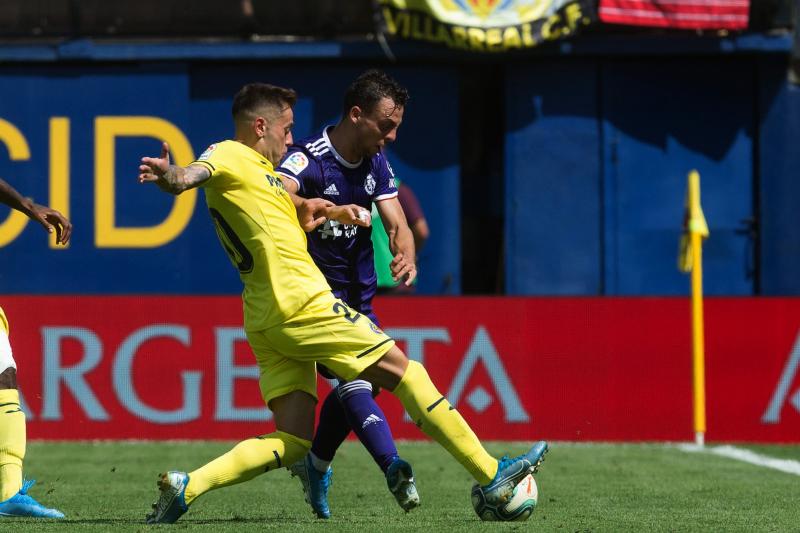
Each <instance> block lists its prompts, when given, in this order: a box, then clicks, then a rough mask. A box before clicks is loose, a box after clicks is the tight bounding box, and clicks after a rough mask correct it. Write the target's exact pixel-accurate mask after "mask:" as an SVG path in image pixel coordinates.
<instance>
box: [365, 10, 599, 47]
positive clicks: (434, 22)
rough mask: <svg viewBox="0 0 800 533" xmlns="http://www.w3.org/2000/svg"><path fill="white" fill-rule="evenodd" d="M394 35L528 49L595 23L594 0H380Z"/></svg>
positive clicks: (451, 44)
mask: <svg viewBox="0 0 800 533" xmlns="http://www.w3.org/2000/svg"><path fill="white" fill-rule="evenodd" d="M380 8H381V14H382V16H383V22H384V27H385V31H386V33H387V34H388V35H390V36H392V37H395V38H398V39H410V40H417V41H427V42H431V43H437V44H442V45H445V46H448V47H450V48H454V49H461V50H469V51H475V52H506V51H510V50H520V49H526V48H532V47H534V46H537V45H539V44H542V43H544V42H548V41H554V40H556V39H563V38H566V37H570V36H572V35H574V34H575V33H577V32H578V31H579V30H580V29H581V28H582V27H583V26H587V25H589V24H592V23H593V22H595V21H596V13H597V9H596V2H595V0H380Z"/></svg>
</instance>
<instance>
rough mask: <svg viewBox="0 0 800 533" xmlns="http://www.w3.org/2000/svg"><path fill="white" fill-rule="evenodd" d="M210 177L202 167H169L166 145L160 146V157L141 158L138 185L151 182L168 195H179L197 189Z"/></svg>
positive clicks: (208, 171) (167, 146) (208, 172)
mask: <svg viewBox="0 0 800 533" xmlns="http://www.w3.org/2000/svg"><path fill="white" fill-rule="evenodd" d="M210 177H211V171H210V170H208V169H207V168H206V167H205V166H203V165H189V166H188V167H179V166H175V165H170V163H169V145H168V144H167V143H163V144H162V145H161V157H143V158H142V164H141V165H139V183H148V182H153V183H155V184H156V185H158V188H159V189H161V190H162V191H165V192H168V193H170V194H180V193H182V192H183V191H186V190H189V189H193V188H195V187H198V186H200V185H202V184H203V182H204V181H206V180H207V179H209V178H210Z"/></svg>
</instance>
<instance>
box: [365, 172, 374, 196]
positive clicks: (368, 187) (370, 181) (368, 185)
mask: <svg viewBox="0 0 800 533" xmlns="http://www.w3.org/2000/svg"><path fill="white" fill-rule="evenodd" d="M364 190H365V191H367V194H370V195H371V194H372V193H374V192H375V178H373V177H372V174H367V177H366V179H365V180H364Z"/></svg>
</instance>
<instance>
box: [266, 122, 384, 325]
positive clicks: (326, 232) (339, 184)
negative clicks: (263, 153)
mask: <svg viewBox="0 0 800 533" xmlns="http://www.w3.org/2000/svg"><path fill="white" fill-rule="evenodd" d="M329 128H330V126H328V127H327V128H325V129H323V130H322V131H321V132H320V133H319V134H317V135H314V136H311V137H308V138H306V139H303V140H301V141H298V142H297V143H295V144H293V145H292V146H290V147H289V150H288V152H287V153H286V157H284V159H283V161H282V162H281V164H280V165H279V166H278V168H277V169H276V170H277V172H278V173H279V174H281V175H283V176H285V177H287V178H289V179H292V180H294V181H296V182H297V184H298V185H299V186H300V188H299V190H298V194H299V195H300V196H302V197H303V198H324V199H326V200H330V201H331V202H333V203H334V204H337V205H346V204H356V205H360V206H361V207H363V208H364V209H366V210H367V211H371V210H372V202H375V201H378V200H384V199H387V198H394V197H395V196H397V187H396V186H395V181H394V172H393V171H392V168H391V166H389V162H388V161H387V160H386V158H385V157H384V155H383V154H382V153H378V154H376V155H374V156H372V157H371V158H370V159H364V160H361V161H359V162H358V163H349V162H348V161H346V160H345V159H344V158H343V157H342V156H341V155H339V154H338V153H337V152H336V150H335V149H334V147H333V145H332V144H331V142H330V139H328V133H327V130H328V129H329ZM371 231H372V228H364V227H360V226H355V225H352V226H351V225H349V224H340V223H339V222H336V221H335V220H329V221H327V222H325V224H323V225H321V226H320V227H318V228H317V229H315V230H314V231H312V232H311V233H309V234H308V251H309V253H310V254H311V257H312V258H313V259H314V262H315V263H316V264H317V266H318V267H319V269H320V270H321V271H322V273H323V274H324V275H325V278H326V279H327V280H328V283H329V284H330V286H331V288H332V289H333V293H334V294H335V295H336V297H337V298H341V299H342V300H344V301H345V302H347V304H348V305H349V306H350V307H352V308H353V309H356V310H357V311H359V312H361V313H364V314H365V315H368V316H369V317H370V318H371V319H373V320H375V315H374V313H373V312H372V298H373V296H375V291H376V287H377V276H376V274H375V260H374V258H373V253H372V240H371V238H370V233H371Z"/></svg>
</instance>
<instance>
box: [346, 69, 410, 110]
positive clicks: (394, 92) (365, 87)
mask: <svg viewBox="0 0 800 533" xmlns="http://www.w3.org/2000/svg"><path fill="white" fill-rule="evenodd" d="M381 98H391V100H392V101H393V102H394V103H395V105H397V106H398V107H405V105H406V102H408V98H409V96H408V89H406V88H405V87H403V86H402V85H400V84H399V83H397V81H396V80H394V79H393V78H392V77H391V76H389V75H388V74H386V73H385V72H383V71H380V70H377V69H371V70H368V71H366V72H364V73H363V74H361V75H360V76H359V77H358V78H356V79H355V81H353V83H351V84H350V87H348V88H347V91H346V92H345V93H344V107H343V108H342V111H343V113H344V115H345V116H346V115H347V114H348V113H349V112H350V109H351V108H352V107H353V106H358V107H360V108H361V109H362V110H364V111H365V112H367V113H369V112H370V111H372V110H373V109H375V105H377V103H378V102H380V101H381Z"/></svg>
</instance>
